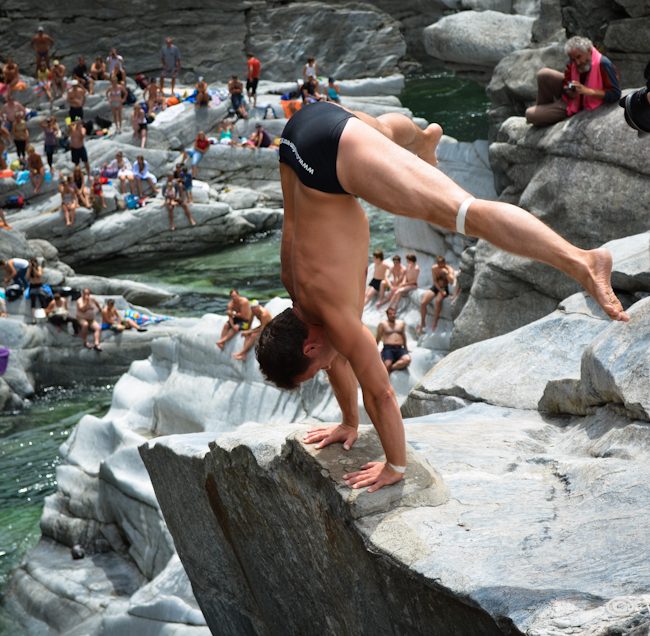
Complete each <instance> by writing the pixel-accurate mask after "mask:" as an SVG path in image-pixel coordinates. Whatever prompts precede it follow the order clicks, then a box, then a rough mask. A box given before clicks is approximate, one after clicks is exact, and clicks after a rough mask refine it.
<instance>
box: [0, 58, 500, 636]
mask: <svg viewBox="0 0 650 636" xmlns="http://www.w3.org/2000/svg"><path fill="white" fill-rule="evenodd" d="M401 100H402V103H403V104H404V106H406V107H408V108H410V109H411V110H412V111H413V113H414V114H415V115H416V116H419V117H424V118H425V119H427V120H428V121H436V122H438V123H440V124H441V125H442V127H443V129H444V130H445V133H446V134H448V135H450V136H452V137H455V138H457V139H459V140H461V141H473V140H475V139H485V138H487V126H488V124H487V116H486V111H487V106H488V100H487V98H486V96H485V91H484V89H483V88H482V87H481V86H479V85H477V84H475V83H473V82H470V81H467V80H463V79H460V78H457V77H455V76H454V75H453V74H451V73H449V72H446V71H441V70H437V69H432V70H428V71H426V72H422V73H420V74H419V75H417V76H414V77H411V78H409V79H407V82H406V87H405V90H404V92H403V94H402V95H401ZM369 219H370V227H371V249H377V248H382V249H384V251H385V252H386V253H387V254H389V253H391V251H392V250H394V248H395V238H394V235H393V222H392V217H391V216H390V215H387V214H385V213H380V212H370V213H369ZM279 247H280V232H279V231H278V232H270V233H267V234H265V235H260V236H256V237H253V238H252V239H249V240H246V241H244V242H242V243H240V244H238V245H234V246H231V247H229V248H227V249H224V250H220V251H219V252H211V253H206V254H201V255H197V256H192V257H182V258H173V257H167V258H166V259H165V261H164V262H148V263H139V264H133V263H129V262H127V261H124V260H120V261H113V262H110V263H100V264H96V265H93V266H92V267H85V268H83V267H82V268H79V271H80V272H81V273H87V274H99V275H104V276H115V277H120V278H129V279H132V280H136V281H142V282H146V283H151V284H154V285H159V286H161V287H164V288H166V289H169V290H172V291H174V292H176V293H178V294H179V298H180V299H179V301H177V302H174V303H170V304H168V305H166V306H163V307H161V308H158V309H160V310H162V311H165V312H166V313H168V314H171V315H194V316H200V315H202V314H203V313H205V312H217V313H222V312H223V311H224V309H225V306H226V302H227V298H228V290H229V289H231V288H232V287H236V288H238V289H239V290H240V291H241V292H242V293H244V294H245V295H246V296H248V297H249V298H257V299H258V300H260V301H266V300H268V299H270V298H272V297H273V296H276V295H284V294H285V292H284V289H283V287H282V284H281V282H280V258H279V252H280V249H279ZM111 391H112V386H102V387H87V386H86V387H84V386H80V387H78V388H75V389H62V388H59V387H54V388H51V389H48V390H46V391H44V392H43V394H42V395H39V396H38V397H37V398H36V399H35V400H34V402H33V404H32V405H31V406H30V407H29V408H27V409H25V410H24V411H22V412H20V413H15V414H7V413H5V414H1V415H0V593H1V591H2V589H3V587H4V585H5V584H6V582H7V579H8V577H9V575H10V572H11V570H12V569H13V568H14V567H16V566H17V565H18V564H19V563H20V560H21V559H22V557H23V555H24V554H25V552H26V551H27V550H28V549H29V548H30V547H31V546H32V545H33V544H34V543H35V541H36V540H37V539H38V536H39V527H38V521H39V518H40V516H41V511H42V507H43V499H44V498H45V497H46V496H47V495H49V494H51V493H53V492H54V491H55V490H56V479H55V468H56V465H57V464H58V462H59V459H58V448H59V446H60V445H61V443H62V442H63V441H65V439H66V438H67V436H68V435H69V433H70V431H71V430H72V428H73V427H74V425H75V424H76V423H77V422H78V421H79V419H80V418H81V417H82V416H83V415H84V414H86V413H92V414H94V415H102V414H103V413H105V412H106V411H107V410H108V407H109V405H110V398H111ZM9 633H12V631H11V628H10V627H8V623H5V624H4V627H3V618H2V615H1V612H0V634H9ZM13 633H15V632H13Z"/></svg>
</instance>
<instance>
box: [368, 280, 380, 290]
mask: <svg viewBox="0 0 650 636" xmlns="http://www.w3.org/2000/svg"><path fill="white" fill-rule="evenodd" d="M380 285H381V278H373V279H372V280H371V281H370V282H369V283H368V286H369V287H372V288H373V289H376V290H377V291H379V286H380Z"/></svg>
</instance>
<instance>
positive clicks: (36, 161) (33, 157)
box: [27, 145, 45, 194]
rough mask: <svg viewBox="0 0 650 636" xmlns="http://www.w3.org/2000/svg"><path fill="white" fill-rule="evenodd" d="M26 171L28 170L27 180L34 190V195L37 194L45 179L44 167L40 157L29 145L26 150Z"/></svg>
mask: <svg viewBox="0 0 650 636" xmlns="http://www.w3.org/2000/svg"><path fill="white" fill-rule="evenodd" d="M27 170H29V180H30V181H31V183H32V187H33V188H34V194H38V193H39V192H40V191H41V187H42V186H43V180H44V179H45V166H44V165H43V159H42V158H41V155H39V154H38V153H37V152H36V149H35V148H34V146H31V145H30V146H29V147H28V148H27Z"/></svg>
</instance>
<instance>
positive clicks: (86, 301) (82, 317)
mask: <svg viewBox="0 0 650 636" xmlns="http://www.w3.org/2000/svg"><path fill="white" fill-rule="evenodd" d="M97 311H99V312H101V311H102V308H101V307H100V306H99V303H98V302H97V300H96V299H95V298H94V297H93V296H91V295H90V289H88V288H87V287H86V288H85V289H84V290H83V291H82V292H81V298H79V299H78V300H77V315H76V318H77V322H78V323H79V327H80V328H81V329H80V334H79V336H80V337H81V341H82V342H83V345H84V347H85V348H86V349H94V350H95V351H102V348H101V346H100V344H99V337H100V334H101V331H102V330H101V327H100V326H99V323H98V322H97V320H96V319H95V312H97ZM89 331H92V332H93V339H94V341H95V342H94V346H93V345H91V344H89V343H88V342H86V337H87V336H88V332H89Z"/></svg>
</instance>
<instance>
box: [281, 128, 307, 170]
mask: <svg viewBox="0 0 650 636" xmlns="http://www.w3.org/2000/svg"><path fill="white" fill-rule="evenodd" d="M280 143H281V144H285V145H287V146H289V148H291V152H293V154H294V155H295V157H296V159H297V161H298V163H299V164H300V165H301V166H302V167H303V168H304V169H305V170H306V171H307V172H308V173H309V174H314V169H313V168H312V167H311V166H310V165H308V164H307V163H305V160H304V159H303V158H302V157H301V156H300V155H299V154H298V148H296V144H294V143H293V141H290V140H289V139H285V138H284V137H280Z"/></svg>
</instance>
